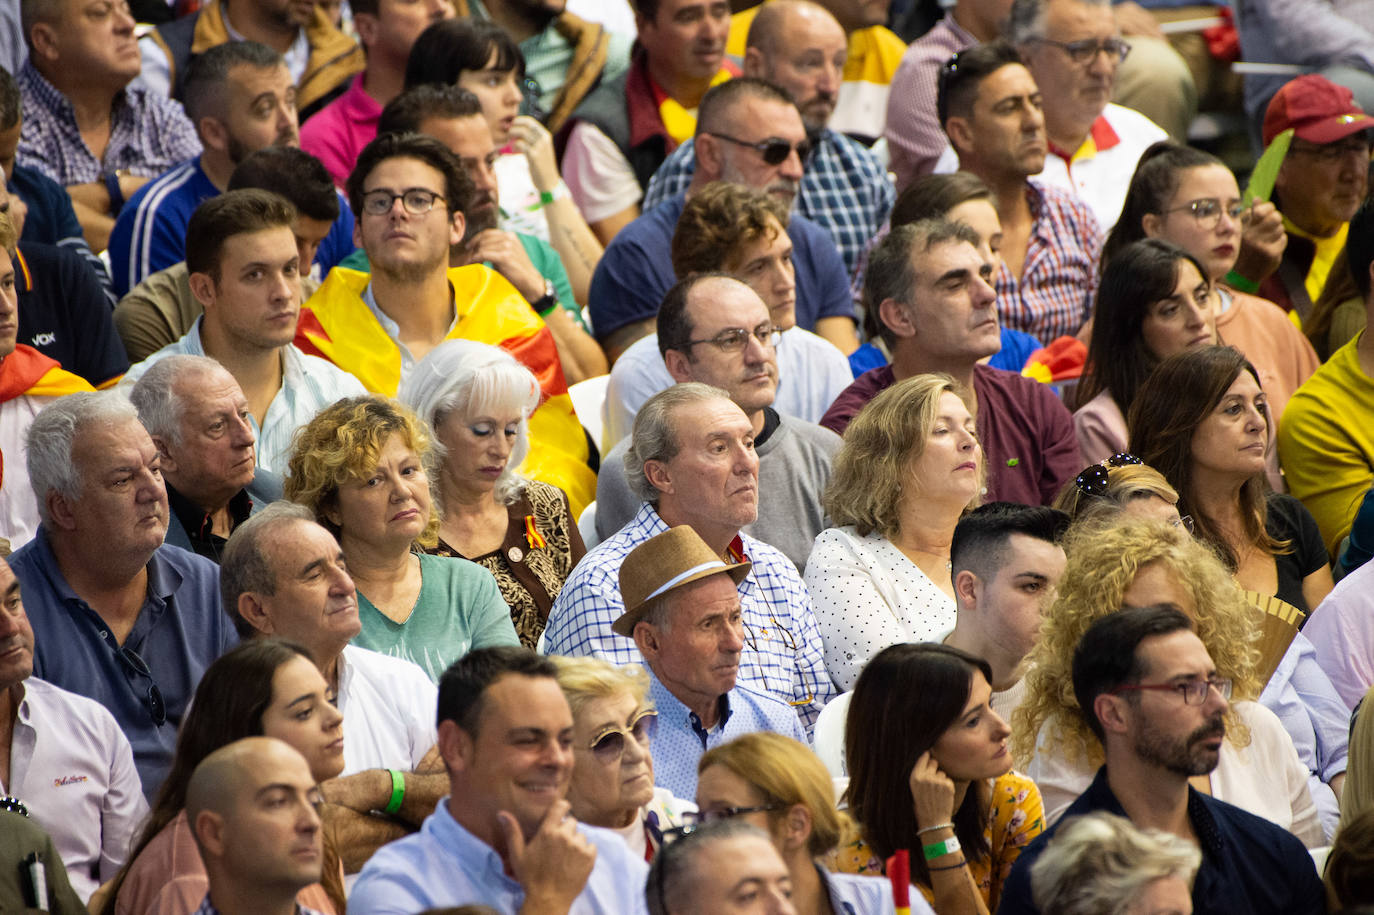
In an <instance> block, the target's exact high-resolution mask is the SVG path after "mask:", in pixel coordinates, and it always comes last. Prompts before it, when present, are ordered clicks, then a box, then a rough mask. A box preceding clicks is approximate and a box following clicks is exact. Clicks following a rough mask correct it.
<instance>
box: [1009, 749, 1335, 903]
mask: <svg viewBox="0 0 1374 915" xmlns="http://www.w3.org/2000/svg"><path fill="white" fill-rule="evenodd" d="M1099 810H1105V811H1107V812H1108V813H1114V814H1116V815H1117V816H1122V817H1124V816H1126V811H1125V810H1124V809H1123V808H1122V806H1121V802H1120V801H1118V800H1117V799H1116V795H1114V794H1112V789H1111V788H1110V787H1109V786H1108V785H1107V768H1106V766H1103V767H1102V768H1100V769H1098V770H1097V776H1096V777H1095V778H1094V779H1093V783H1092V784H1091V785H1089V786H1088V790H1087V791H1084V792H1083V793H1082V794H1080V795H1079V796H1078V800H1076V801H1074V802H1073V803H1072V804H1070V805H1069V809H1068V810H1065V811H1064V816H1063V817H1062V818H1061V819H1060V820H1059V822H1058V823H1056V824H1055V825H1054V826H1052V827H1050V828H1049V829H1047V830H1045V831H1044V832H1042V833H1041V834H1040V835H1038V836H1036V837H1035V838H1034V839H1033V840H1032V841H1031V843H1030V844H1029V845H1027V846H1026V847H1025V848H1024V849H1022V850H1021V855H1020V857H1018V858H1017V859H1016V864H1015V865H1013V866H1012V869H1011V875H1010V876H1009V877H1008V878H1007V881H1006V883H1004V884H1003V885H1002V902H1001V904H1000V905H998V907H997V913H998V915H1017V913H1022V912H1026V913H1031V912H1039V911H1040V910H1039V909H1037V908H1036V907H1035V903H1034V902H1033V901H1032V900H1031V892H1030V890H1031V881H1030V870H1031V866H1032V865H1033V864H1035V862H1036V860H1038V859H1039V857H1040V853H1041V852H1043V851H1044V850H1045V845H1046V843H1048V842H1049V841H1050V840H1051V839H1052V838H1053V837H1054V834H1055V833H1056V832H1058V831H1059V827H1060V826H1062V825H1064V823H1066V822H1068V821H1069V820H1071V819H1073V818H1074V817H1076V816H1082V815H1083V814H1087V813H1095V812H1097V811H1099ZM1188 820H1189V822H1190V823H1191V824H1192V827H1193V832H1194V833H1196V834H1197V840H1198V846H1199V847H1200V848H1201V849H1202V866H1201V867H1199V868H1198V872H1197V879H1196V880H1195V881H1194V882H1193V912H1194V913H1195V915H1234V913H1236V912H1245V913H1246V915H1269V913H1273V915H1304V913H1309V912H1310V913H1313V915H1318V913H1322V912H1325V911H1326V891H1325V889H1324V888H1323V887H1322V882H1321V880H1320V879H1319V878H1318V877H1317V870H1316V867H1315V866H1314V865H1313V864H1312V856H1311V855H1309V854H1308V853H1307V849H1306V848H1304V847H1303V844H1302V843H1301V842H1299V841H1298V840H1297V838H1296V837H1295V836H1293V834H1292V833H1290V832H1288V831H1287V830H1285V829H1282V828H1280V827H1278V826H1275V825H1274V824H1273V823H1271V822H1269V821H1268V820H1266V819H1262V818H1261V817H1257V816H1255V815H1254V814H1252V813H1246V812H1245V811H1244V810H1241V809H1240V808H1239V807H1233V806H1232V805H1230V804H1228V803H1226V802H1225V801H1219V800H1217V799H1216V798H1214V797H1209V796H1208V795H1205V794H1200V793H1199V792H1197V791H1194V790H1193V789H1192V787H1189V788H1188Z"/></svg>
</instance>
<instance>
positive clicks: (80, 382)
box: [0, 343, 94, 403]
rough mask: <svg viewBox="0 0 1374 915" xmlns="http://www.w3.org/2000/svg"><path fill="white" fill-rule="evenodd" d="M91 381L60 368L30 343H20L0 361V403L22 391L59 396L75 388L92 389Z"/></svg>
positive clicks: (29, 393)
mask: <svg viewBox="0 0 1374 915" xmlns="http://www.w3.org/2000/svg"><path fill="white" fill-rule="evenodd" d="M92 390H94V388H92V387H91V385H90V382H88V381H87V380H86V379H84V378H82V377H80V376H79V375H73V374H72V373H71V372H68V371H67V370H65V369H63V368H62V366H61V365H59V364H58V362H57V360H56V359H50V358H49V357H47V356H45V355H43V354H42V353H40V352H39V351H38V350H36V349H34V348H33V347H31V346H25V345H24V344H22V343H20V344H17V345H16V346H15V347H14V352H12V353H10V354H9V355H8V356H5V357H4V361H0V403H4V402H5V401H7V400H13V399H14V398H16V397H19V396H20V395H21V394H28V395H30V396H32V397H61V396H62V395H64V394H75V393H76V392H77V391H92Z"/></svg>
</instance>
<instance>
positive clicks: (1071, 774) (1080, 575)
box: [1011, 521, 1334, 847]
mask: <svg viewBox="0 0 1374 915" xmlns="http://www.w3.org/2000/svg"><path fill="white" fill-rule="evenodd" d="M1065 551H1066V552H1067V553H1068V557H1069V561H1068V565H1067V566H1066V567H1065V570H1064V575H1063V577H1062V578H1061V579H1060V580H1059V588H1058V590H1059V593H1058V596H1057V597H1056V598H1055V601H1054V603H1053V604H1051V605H1050V607H1049V610H1048V611H1047V612H1046V614H1045V619H1044V621H1043V622H1042V623H1041V626H1040V640H1039V641H1038V642H1037V643H1036V646H1035V648H1034V649H1032V651H1031V654H1030V657H1029V663H1030V671H1029V673H1028V674H1027V675H1026V698H1025V700H1024V701H1023V702H1022V704H1021V706H1020V707H1019V708H1018V709H1017V710H1016V712H1015V713H1014V714H1013V715H1012V735H1013V736H1012V745H1011V748H1012V753H1013V755H1014V756H1015V757H1016V759H1017V760H1018V761H1022V760H1025V761H1027V762H1026V774H1028V775H1030V776H1031V778H1033V779H1034V780H1035V783H1036V784H1037V785H1039V786H1040V791H1041V794H1042V796H1043V797H1044V799H1045V813H1046V819H1047V820H1048V821H1049V822H1051V823H1052V822H1054V820H1056V819H1058V817H1059V816H1060V815H1061V814H1062V813H1063V812H1064V810H1065V809H1066V808H1067V807H1068V806H1069V804H1071V803H1072V802H1073V800H1074V799H1075V798H1076V797H1078V795H1079V794H1081V793H1082V792H1083V791H1084V790H1085V789H1086V788H1087V787H1088V784H1089V783H1090V782H1091V781H1092V777H1093V772H1094V771H1095V770H1096V769H1097V768H1098V767H1099V766H1101V765H1102V762H1103V754H1102V746H1101V744H1100V743H1099V742H1098V740H1097V738H1096V737H1094V736H1093V734H1092V732H1091V731H1090V730H1089V728H1088V724H1087V721H1086V719H1085V718H1084V717H1083V715H1082V713H1081V712H1080V710H1079V708H1078V703H1077V701H1076V700H1075V698H1074V690H1073V677H1072V671H1071V669H1070V663H1071V660H1072V658H1073V653H1074V648H1075V646H1077V645H1078V642H1079V640H1080V639H1081V638H1082V636H1083V633H1084V632H1086V631H1087V630H1088V627H1089V626H1091V625H1092V623H1094V622H1095V621H1096V620H1098V619H1099V618H1101V617H1103V616H1106V615H1107V614H1109V613H1112V612H1114V611H1116V610H1118V609H1120V608H1122V607H1139V606H1149V605H1153V604H1173V605H1175V606H1177V607H1178V608H1179V609H1180V610H1182V611H1183V612H1184V613H1186V614H1188V616H1190V617H1191V618H1192V619H1193V621H1194V623H1195V624H1196V626H1197V635H1198V638H1200V639H1201V640H1202V643H1203V644H1204V645H1205V646H1206V647H1207V651H1208V653H1209V654H1210V655H1211V658H1212V661H1213V663H1214V664H1216V668H1217V676H1218V677H1222V678H1225V679H1229V680H1231V681H1232V688H1233V701H1232V703H1231V707H1230V710H1229V711H1228V712H1227V722H1226V723H1227V729H1226V741H1225V742H1224V743H1223V744H1222V748H1221V760H1220V762H1219V763H1218V765H1217V767H1216V769H1215V770H1214V771H1212V772H1211V774H1210V775H1208V776H1198V777H1196V778H1195V779H1194V787H1196V788H1198V790H1202V791H1206V792H1208V793H1210V794H1212V795H1213V796H1214V797H1217V798H1219V799H1220V800H1224V801H1227V802H1229V803H1232V804H1235V805H1236V806H1238V807H1241V808H1243V809H1245V810H1248V811H1249V812H1251V813H1254V814H1256V815H1258V816H1262V817H1264V818H1266V819H1268V820H1270V821H1272V822H1274V823H1277V824H1278V825H1280V826H1282V827H1283V828H1285V829H1288V830H1289V831H1290V832H1292V833H1294V834H1295V835H1296V836H1298V838H1299V839H1301V840H1302V841H1303V842H1304V843H1305V844H1307V845H1308V846H1309V847H1316V846H1319V845H1322V844H1324V843H1325V841H1326V834H1325V832H1324V829H1323V824H1322V822H1321V819H1320V818H1319V815H1318V811H1317V808H1316V806H1315V805H1314V804H1313V800H1312V793H1311V791H1310V790H1309V782H1313V783H1315V784H1317V785H1320V781H1319V780H1318V779H1317V778H1316V777H1315V776H1314V775H1313V774H1312V772H1311V770H1310V769H1309V768H1308V767H1307V766H1305V765H1303V763H1302V761H1301V760H1300V759H1299V758H1298V755H1297V752H1296V750H1295V749H1294V745H1293V741H1292V740H1291V739H1290V738H1289V736H1288V733H1287V732H1286V731H1285V730H1284V726H1283V724H1282V723H1280V721H1279V719H1278V718H1277V716H1276V715H1275V714H1274V713H1273V712H1271V711H1270V710H1269V709H1267V708H1265V707H1264V706H1263V705H1260V704H1259V703H1258V702H1256V701H1254V700H1255V699H1256V698H1257V697H1258V696H1259V695H1260V691H1261V690H1262V689H1263V687H1264V684H1263V682H1262V681H1261V679H1260V675H1259V673H1258V664H1259V661H1260V652H1259V650H1258V648H1257V646H1256V641H1257V637H1258V633H1259V620H1258V615H1259V613H1260V611H1259V610H1258V609H1257V608H1255V607H1254V606H1252V605H1251V604H1250V603H1249V602H1248V601H1247V600H1246V599H1245V596H1244V595H1243V594H1242V593H1241V591H1240V589H1239V588H1237V587H1236V585H1235V582H1233V581H1232V580H1231V577H1230V575H1229V574H1227V572H1226V569H1225V568H1223V567H1222V565H1221V563H1220V562H1219V561H1218V560H1217V558H1216V557H1215V556H1214V555H1213V554H1212V552H1211V551H1210V550H1208V549H1207V547H1205V546H1204V545H1202V544H1201V543H1198V542H1197V541H1195V540H1194V539H1193V538H1192V537H1190V536H1189V535H1188V533H1187V532H1186V531H1184V530H1182V529H1181V528H1178V527H1174V526H1171V525H1168V524H1164V523H1161V522H1158V521H1121V522H1120V523H1118V524H1116V525H1115V526H1108V527H1102V526H1088V527H1081V528H1079V529H1077V530H1071V532H1070V535H1069V538H1068V542H1067V543H1066V544H1065ZM1322 787H1323V788H1325V786H1322ZM1326 790H1327V793H1328V794H1329V793H1330V792H1329V789H1326ZM1332 800H1333V801H1334V797H1333V798H1332Z"/></svg>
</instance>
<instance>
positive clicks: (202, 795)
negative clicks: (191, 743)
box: [186, 737, 325, 915]
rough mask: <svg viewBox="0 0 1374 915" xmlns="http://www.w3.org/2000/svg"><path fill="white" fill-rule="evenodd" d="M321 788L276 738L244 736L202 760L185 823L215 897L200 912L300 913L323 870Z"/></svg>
mask: <svg viewBox="0 0 1374 915" xmlns="http://www.w3.org/2000/svg"><path fill="white" fill-rule="evenodd" d="M320 804H321V797H320V789H319V788H318V787H317V786H316V784H315V777H314V775H313V773H312V772H311V771H310V766H309V764H308V763H307V761H306V759H305V757H304V756H302V755H301V754H300V753H299V752H297V751H296V750H295V749H294V748H293V747H292V746H291V745H290V744H288V743H285V742H284V741H280V740H276V739H274V738H271V737H245V738H243V739H242V740H238V741H235V742H234V743H232V744H230V745H229V746H227V747H221V748H220V749H218V750H216V751H215V752H213V753H211V754H210V755H209V756H207V757H205V759H204V760H202V761H201V763H200V765H198V766H196V771H195V772H193V773H192V774H191V782H190V784H189V785H188V786H187V789H186V820H187V822H188V823H190V826H191V835H192V837H193V838H194V839H195V842H196V847H197V848H198V849H199V850H200V858H201V860H202V861H203V862H204V864H205V875H206V877H207V879H208V882H209V890H207V891H206V894H205V899H204V901H203V902H202V903H201V905H200V908H199V909H197V911H198V912H214V913H222V915H241V913H242V915H247V913H249V912H262V913H273V912H280V913H286V912H298V913H300V915H319V913H318V912H316V911H315V910H314V909H311V908H307V907H305V906H302V905H300V904H298V903H297V902H296V896H297V894H298V893H300V892H301V890H303V889H305V888H306V887H308V886H310V885H311V884H314V883H318V882H319V880H320V873H321V871H322V869H323V867H324V863H325V858H324V843H323V841H322V840H321V833H322V831H323V830H322V826H323V824H322V822H321V820H320V813H319V810H318V808H319V806H320Z"/></svg>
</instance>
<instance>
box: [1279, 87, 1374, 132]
mask: <svg viewBox="0 0 1374 915" xmlns="http://www.w3.org/2000/svg"><path fill="white" fill-rule="evenodd" d="M1290 127H1292V128H1294V130H1293V135H1294V136H1296V137H1297V138H1298V139H1300V140H1306V141H1307V142H1309V143H1335V142H1336V141H1337V140H1343V139H1345V138H1346V137H1348V136H1350V135H1351V134H1352V133H1359V132H1360V131H1361V130H1370V129H1371V128H1374V118H1371V117H1370V116H1369V115H1367V114H1365V113H1364V110H1363V109H1362V108H1360V106H1359V105H1357V104H1356V103H1355V97H1354V96H1353V95H1351V93H1350V90H1349V89H1347V88H1345V87H1344V86H1338V85H1336V84H1335V83H1333V82H1331V80H1329V79H1327V78H1326V77H1324V76H1318V75H1317V74H1315V73H1308V74H1307V75H1305V76H1299V77H1298V78H1297V79H1294V80H1291V81H1289V82H1288V83H1285V84H1284V86H1283V88H1282V89H1280V90H1279V91H1278V93H1277V94H1276V95H1275V96H1274V97H1273V99H1271V100H1270V102H1269V107H1268V108H1267V109H1265V112H1264V128H1263V134H1264V145H1265V146H1268V145H1269V143H1270V142H1271V141H1272V140H1273V139H1274V137H1276V136H1278V135H1279V134H1281V133H1283V132H1284V131H1285V130H1287V129H1288V128H1290Z"/></svg>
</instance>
